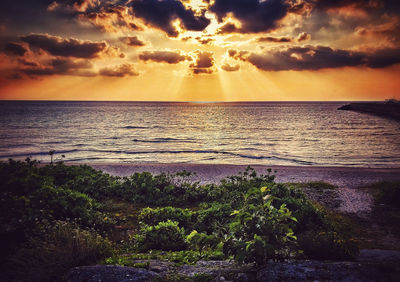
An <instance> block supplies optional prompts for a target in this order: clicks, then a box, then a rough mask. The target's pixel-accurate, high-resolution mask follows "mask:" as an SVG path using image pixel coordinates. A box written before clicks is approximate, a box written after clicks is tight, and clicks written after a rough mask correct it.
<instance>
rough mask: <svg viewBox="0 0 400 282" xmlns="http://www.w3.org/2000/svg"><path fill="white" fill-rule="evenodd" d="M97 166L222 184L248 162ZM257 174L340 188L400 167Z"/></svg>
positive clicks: (390, 177)
mask: <svg viewBox="0 0 400 282" xmlns="http://www.w3.org/2000/svg"><path fill="white" fill-rule="evenodd" d="M88 165H90V166H92V167H93V168H95V169H99V170H102V171H104V172H106V173H109V174H111V175H115V176H129V175H131V174H133V173H135V172H143V171H148V172H151V173H155V174H157V173H161V172H165V173H167V172H169V173H175V172H178V171H182V170H187V171H190V172H195V173H196V176H195V177H193V180H194V181H199V182H200V183H202V184H208V183H219V181H220V180H221V179H223V178H225V177H227V176H230V175H235V174H237V173H238V172H240V171H244V170H245V169H246V167H247V166H246V165H229V164H179V163H178V164H158V163H142V164H136V163H131V164H117V163H102V164H99V163H96V164H94V163H93V164H90V163H88ZM251 167H252V168H254V169H255V170H256V171H257V173H263V174H265V173H266V170H267V169H268V168H271V169H272V172H273V173H274V172H275V171H276V172H275V173H274V174H275V175H276V181H277V182H308V181H320V180H321V181H325V182H328V183H331V184H334V185H337V186H338V187H347V188H356V187H361V186H365V185H368V184H371V183H375V182H378V181H383V180H385V181H394V180H400V168H356V167H317V166H265V165H252V166H251Z"/></svg>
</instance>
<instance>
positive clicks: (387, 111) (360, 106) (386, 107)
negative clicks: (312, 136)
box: [338, 99, 400, 121]
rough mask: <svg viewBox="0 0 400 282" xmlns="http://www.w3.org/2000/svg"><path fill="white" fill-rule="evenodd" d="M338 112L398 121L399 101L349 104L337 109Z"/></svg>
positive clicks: (399, 115) (399, 112)
mask: <svg viewBox="0 0 400 282" xmlns="http://www.w3.org/2000/svg"><path fill="white" fill-rule="evenodd" d="M338 110H345V111H355V112H359V113H366V114H372V115H376V116H381V117H386V118H391V119H394V120H397V121H400V101H397V100H395V99H390V100H386V101H385V102H364V103H350V104H347V105H344V106H342V107H340V108H338Z"/></svg>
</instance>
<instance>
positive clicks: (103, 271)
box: [65, 265, 160, 282]
mask: <svg viewBox="0 0 400 282" xmlns="http://www.w3.org/2000/svg"><path fill="white" fill-rule="evenodd" d="M157 278H160V275H158V274H157V273H155V272H153V271H150V270H147V269H143V268H134V267H124V266H115V265H91V266H80V267H75V268H72V269H71V270H70V271H69V272H68V274H67V276H66V279H65V281H68V282H101V281H102V282H136V281H137V282H145V281H153V280H154V279H157Z"/></svg>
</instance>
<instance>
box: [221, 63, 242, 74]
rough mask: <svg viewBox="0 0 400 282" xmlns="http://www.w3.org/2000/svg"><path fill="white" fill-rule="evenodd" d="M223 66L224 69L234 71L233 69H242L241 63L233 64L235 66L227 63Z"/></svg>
mask: <svg viewBox="0 0 400 282" xmlns="http://www.w3.org/2000/svg"><path fill="white" fill-rule="evenodd" d="M221 68H222V69H223V70H224V71H228V72H232V71H238V70H239V69H240V66H239V65H233V66H231V65H230V64H228V63H225V64H223V65H222V66H221Z"/></svg>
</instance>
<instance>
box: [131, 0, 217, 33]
mask: <svg viewBox="0 0 400 282" xmlns="http://www.w3.org/2000/svg"><path fill="white" fill-rule="evenodd" d="M132 7H133V11H134V14H135V16H136V17H139V18H141V19H143V20H144V21H145V22H146V23H147V24H148V25H151V26H153V27H156V28H158V29H161V30H163V31H165V32H166V33H167V34H168V35H169V36H171V37H176V36H178V34H179V33H178V31H177V30H176V28H175V27H174V26H173V21H174V20H176V19H179V20H180V21H181V23H182V25H183V27H184V28H185V29H186V30H192V31H202V30H204V29H205V28H206V27H207V26H208V25H209V24H210V20H209V19H207V18H206V17H205V16H204V14H203V15H200V16H197V15H195V12H194V11H192V10H190V9H187V8H185V6H184V5H183V4H182V3H181V2H180V1H177V0H162V1H158V0H136V1H134V2H132Z"/></svg>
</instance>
